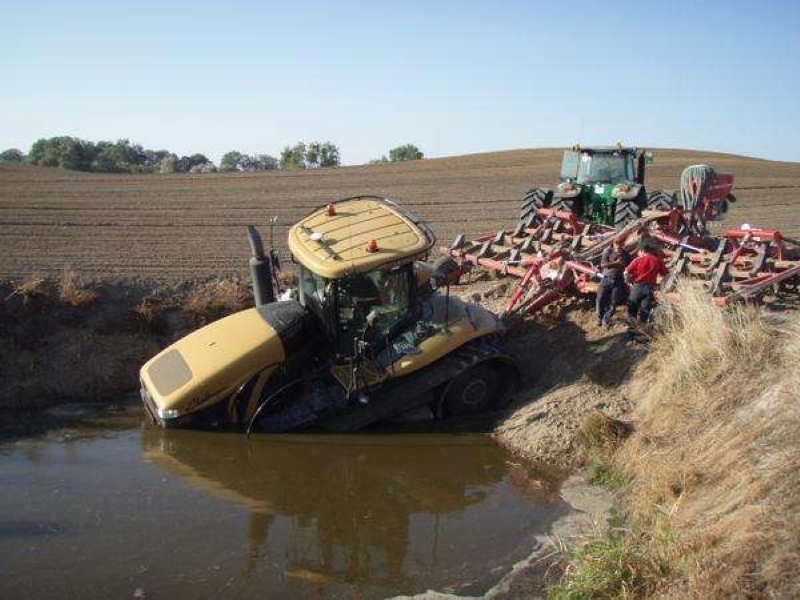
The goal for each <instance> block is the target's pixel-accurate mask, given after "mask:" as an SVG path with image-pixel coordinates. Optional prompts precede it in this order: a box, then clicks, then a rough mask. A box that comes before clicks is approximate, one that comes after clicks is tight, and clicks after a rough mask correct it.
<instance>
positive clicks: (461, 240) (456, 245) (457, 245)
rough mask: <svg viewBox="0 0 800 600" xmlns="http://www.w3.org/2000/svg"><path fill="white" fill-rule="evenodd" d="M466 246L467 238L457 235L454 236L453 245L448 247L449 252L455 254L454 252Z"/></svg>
mask: <svg viewBox="0 0 800 600" xmlns="http://www.w3.org/2000/svg"><path fill="white" fill-rule="evenodd" d="M466 244H467V236H465V235H464V234H463V233H459V234H458V235H457V236H456V239H455V240H453V244H452V245H451V246H450V250H451V251H452V252H455V251H456V250H461V249H462V248H463V247H464V246H466Z"/></svg>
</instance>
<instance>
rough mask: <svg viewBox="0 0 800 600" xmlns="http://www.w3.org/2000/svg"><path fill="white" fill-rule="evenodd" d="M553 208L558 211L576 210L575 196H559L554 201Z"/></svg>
mask: <svg viewBox="0 0 800 600" xmlns="http://www.w3.org/2000/svg"><path fill="white" fill-rule="evenodd" d="M551 208H552V209H553V210H555V211H558V212H571V213H574V212H575V200H574V199H573V198H569V199H567V198H559V199H558V200H556V201H555V202H553V204H552V206H551Z"/></svg>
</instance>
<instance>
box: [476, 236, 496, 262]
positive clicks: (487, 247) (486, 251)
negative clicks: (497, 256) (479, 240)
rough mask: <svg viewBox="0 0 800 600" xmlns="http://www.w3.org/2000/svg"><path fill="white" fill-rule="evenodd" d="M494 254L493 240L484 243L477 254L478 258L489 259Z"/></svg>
mask: <svg viewBox="0 0 800 600" xmlns="http://www.w3.org/2000/svg"><path fill="white" fill-rule="evenodd" d="M492 254H493V252H492V240H486V241H485V242H483V245H482V246H481V249H480V250H478V252H477V253H476V254H475V256H477V257H478V258H488V257H489V256H491V255H492Z"/></svg>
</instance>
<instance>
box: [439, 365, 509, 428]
mask: <svg viewBox="0 0 800 600" xmlns="http://www.w3.org/2000/svg"><path fill="white" fill-rule="evenodd" d="M501 387H502V386H501V385H500V374H499V373H498V372H497V371H496V370H495V369H493V368H492V367H490V366H489V365H485V364H483V365H476V366H474V367H472V368H470V369H467V370H466V371H464V372H463V373H461V374H460V375H459V376H458V377H456V378H455V379H454V380H453V381H451V382H450V384H449V385H448V386H447V388H446V389H445V392H444V394H443V396H442V412H443V414H444V415H445V416H446V417H455V416H465V415H475V414H478V413H482V412H485V411H487V410H490V409H491V408H494V406H495V404H496V403H497V400H498V398H499V396H500V389H501Z"/></svg>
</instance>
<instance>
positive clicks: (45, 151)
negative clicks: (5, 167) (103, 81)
mask: <svg viewBox="0 0 800 600" xmlns="http://www.w3.org/2000/svg"><path fill="white" fill-rule="evenodd" d="M423 157H424V155H423V153H422V152H421V151H420V150H419V148H417V147H416V146H414V145H413V144H405V145H403V146H398V147H397V148H392V149H391V150H390V151H389V158H387V157H386V156H385V155H384V156H382V157H381V158H380V159H377V160H373V161H370V164H375V163H385V162H398V161H405V160H418V159H421V158H423ZM340 160H341V159H340V152H339V147H338V146H336V145H335V144H333V143H332V142H298V143H296V144H295V145H294V146H286V147H285V148H284V149H283V150H282V151H281V153H280V157H279V158H276V157H274V156H271V155H269V154H245V153H242V152H237V151H235V150H232V151H230V152H227V153H225V154H224V155H223V156H222V159H221V160H220V162H219V167H217V165H215V164H214V163H213V162H212V161H211V160H209V159H208V157H207V156H206V155H204V154H200V153H195V154H191V155H189V156H178V155H177V154H175V153H174V152H170V151H169V150H149V149H146V148H144V147H142V146H141V145H140V144H133V143H131V142H130V141H129V140H127V139H122V140H117V141H116V142H111V141H100V142H91V141H87V140H82V139H80V138H76V137H70V136H57V137H51V138H42V139H39V140H37V141H36V142H34V144H33V145H32V146H31V149H30V150H29V151H28V154H27V155H26V154H24V153H23V152H22V151H21V150H19V149H17V148H9V149H8V150H5V151H4V152H2V153H0V162H6V163H8V162H27V163H30V164H32V165H40V166H44V167H60V168H62V169H70V170H73V171H90V172H94V173H214V172H217V171H221V172H236V171H271V170H277V169H287V170H288V169H321V168H328V167H338V166H339V165H340Z"/></svg>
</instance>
